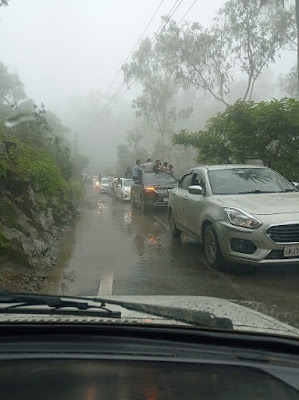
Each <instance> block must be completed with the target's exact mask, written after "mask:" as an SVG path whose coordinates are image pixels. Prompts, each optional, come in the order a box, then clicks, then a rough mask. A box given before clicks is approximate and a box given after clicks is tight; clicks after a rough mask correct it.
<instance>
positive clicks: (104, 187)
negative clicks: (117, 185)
mask: <svg viewBox="0 0 299 400" xmlns="http://www.w3.org/2000/svg"><path fill="white" fill-rule="evenodd" d="M109 183H110V180H109V178H102V179H101V183H100V192H101V193H108V187H109Z"/></svg>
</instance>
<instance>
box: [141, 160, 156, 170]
mask: <svg viewBox="0 0 299 400" xmlns="http://www.w3.org/2000/svg"><path fill="white" fill-rule="evenodd" d="M142 167H143V168H144V169H145V171H152V170H153V168H154V163H153V162H152V160H151V159H150V158H148V159H147V160H146V163H145V164H143V165H142Z"/></svg>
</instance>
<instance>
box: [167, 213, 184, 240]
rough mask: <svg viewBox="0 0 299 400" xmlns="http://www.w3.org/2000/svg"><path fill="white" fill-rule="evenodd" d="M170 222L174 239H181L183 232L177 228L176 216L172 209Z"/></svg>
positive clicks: (169, 216)
mask: <svg viewBox="0 0 299 400" xmlns="http://www.w3.org/2000/svg"><path fill="white" fill-rule="evenodd" d="M168 221H169V226H170V232H171V235H172V237H174V238H178V237H180V236H181V234H182V231H181V230H180V229H178V228H177V226H176V223H175V216H174V213H173V211H172V210H171V209H170V210H169V214H168Z"/></svg>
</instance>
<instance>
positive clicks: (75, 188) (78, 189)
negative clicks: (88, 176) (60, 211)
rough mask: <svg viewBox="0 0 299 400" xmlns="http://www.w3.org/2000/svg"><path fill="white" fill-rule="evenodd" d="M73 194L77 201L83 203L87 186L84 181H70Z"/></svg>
mask: <svg viewBox="0 0 299 400" xmlns="http://www.w3.org/2000/svg"><path fill="white" fill-rule="evenodd" d="M69 187H70V191H71V195H72V196H73V198H74V199H75V201H76V202H77V203H79V204H81V203H82V202H83V200H84V197H85V188H84V184H83V182H80V181H71V182H70V183H69Z"/></svg>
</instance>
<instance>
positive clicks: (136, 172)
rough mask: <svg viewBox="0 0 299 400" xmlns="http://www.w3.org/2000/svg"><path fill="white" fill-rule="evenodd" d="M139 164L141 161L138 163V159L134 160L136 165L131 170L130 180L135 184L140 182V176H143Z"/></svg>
mask: <svg viewBox="0 0 299 400" xmlns="http://www.w3.org/2000/svg"><path fill="white" fill-rule="evenodd" d="M140 164H141V161H140V158H138V159H137V160H136V165H135V166H134V167H133V170H132V178H133V180H134V181H135V182H136V181H140V179H141V175H142V174H143V169H142V168H141V167H140Z"/></svg>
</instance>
